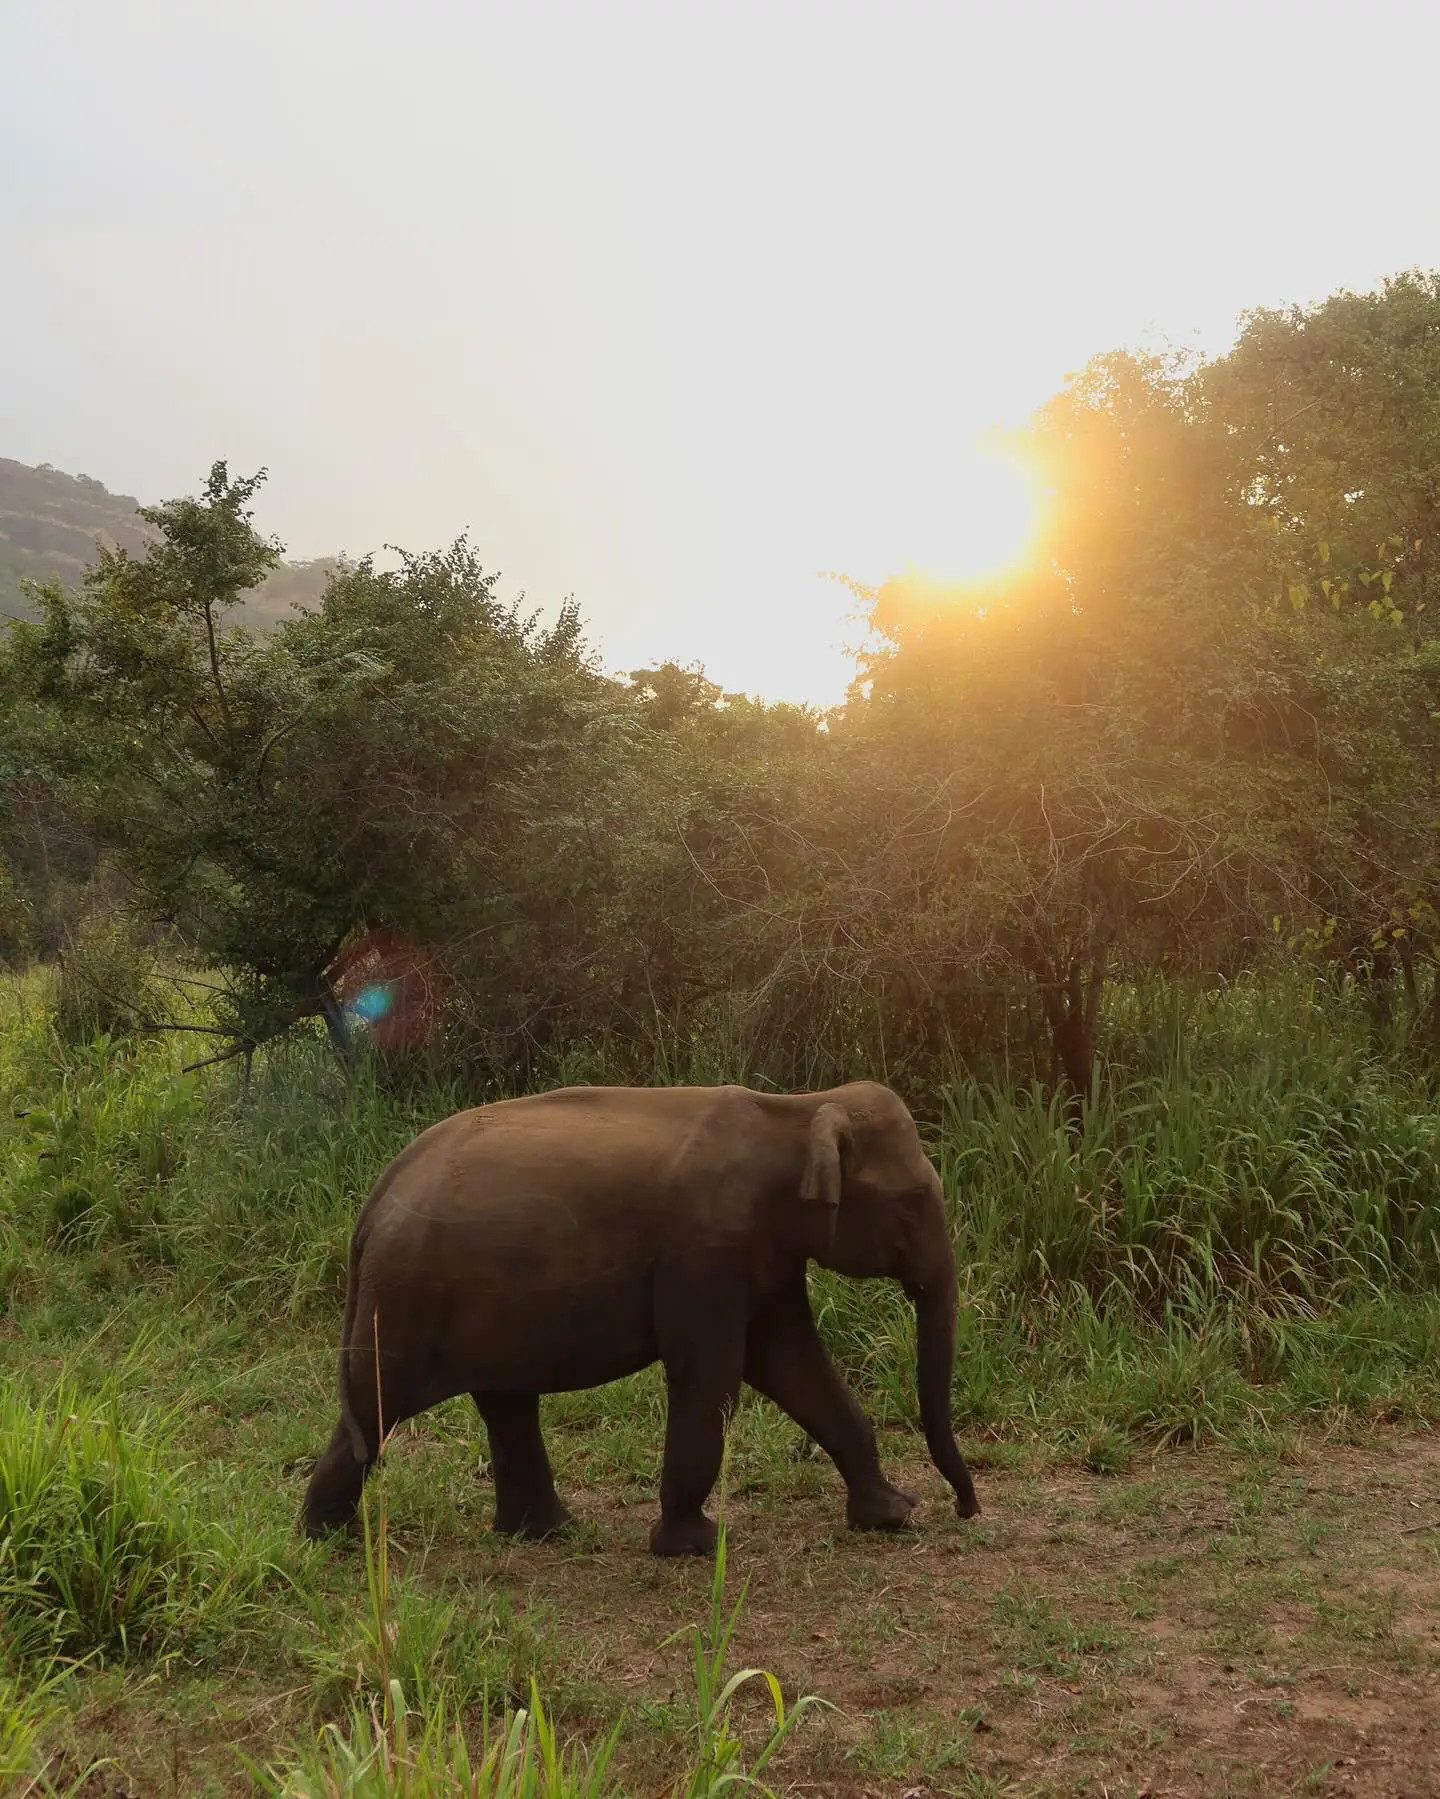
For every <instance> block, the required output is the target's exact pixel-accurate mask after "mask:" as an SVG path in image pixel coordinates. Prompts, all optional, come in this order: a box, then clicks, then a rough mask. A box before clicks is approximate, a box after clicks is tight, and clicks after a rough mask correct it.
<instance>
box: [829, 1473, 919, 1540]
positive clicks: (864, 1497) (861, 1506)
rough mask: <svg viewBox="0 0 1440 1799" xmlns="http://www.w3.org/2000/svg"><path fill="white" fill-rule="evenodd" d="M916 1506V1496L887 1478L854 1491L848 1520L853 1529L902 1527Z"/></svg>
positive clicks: (849, 1502) (895, 1528)
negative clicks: (894, 1485) (893, 1485)
mask: <svg viewBox="0 0 1440 1799" xmlns="http://www.w3.org/2000/svg"><path fill="white" fill-rule="evenodd" d="M914 1510H915V1500H914V1497H913V1496H912V1495H911V1494H909V1493H902V1492H901V1491H900V1489H899V1487H892V1486H891V1485H890V1483H889V1482H888V1481H885V1482H882V1484H881V1485H880V1486H878V1487H875V1488H873V1489H871V1490H870V1491H868V1492H865V1493H851V1494H850V1495H849V1497H848V1499H847V1500H846V1504H845V1522H846V1523H847V1524H848V1525H849V1526H850V1528H851V1530H903V1529H904V1528H905V1526H906V1525H907V1524H908V1523H909V1522H910V1514H911V1513H912V1512H913V1511H914Z"/></svg>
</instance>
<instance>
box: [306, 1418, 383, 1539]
mask: <svg viewBox="0 0 1440 1799" xmlns="http://www.w3.org/2000/svg"><path fill="white" fill-rule="evenodd" d="M366 1447H367V1449H368V1450H369V1452H370V1453H369V1455H368V1456H367V1458H366V1459H365V1460H364V1461H360V1460H358V1459H357V1458H356V1455H355V1444H354V1439H353V1437H352V1434H351V1430H350V1426H349V1425H348V1424H347V1423H346V1421H345V1420H344V1419H343V1418H342V1419H341V1420H340V1422H339V1423H338V1424H337V1425H336V1426H335V1430H334V1434H333V1435H332V1436H331V1438H330V1441H329V1443H328V1444H327V1445H326V1449H325V1453H324V1455H322V1456H321V1458H320V1460H319V1461H318V1462H317V1463H316V1464H315V1469H314V1472H313V1473H312V1474H311V1476H310V1484H309V1486H307V1487H306V1489H305V1510H304V1514H303V1520H302V1521H303V1525H304V1530H305V1534H306V1536H307V1537H323V1536H325V1535H326V1534H327V1533H328V1532H330V1531H332V1530H349V1529H350V1528H351V1526H352V1525H353V1524H354V1522H355V1513H356V1511H357V1509H358V1507H359V1505H360V1494H361V1492H362V1491H363V1490H364V1487H365V1477H366V1475H367V1474H369V1472H370V1470H371V1468H373V1467H374V1465H375V1450H374V1447H373V1446H372V1445H370V1444H367V1445H366Z"/></svg>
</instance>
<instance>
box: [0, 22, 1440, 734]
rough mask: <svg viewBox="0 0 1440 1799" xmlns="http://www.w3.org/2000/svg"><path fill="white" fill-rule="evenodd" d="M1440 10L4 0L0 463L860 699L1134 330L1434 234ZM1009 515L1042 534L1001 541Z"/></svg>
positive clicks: (1368, 277) (981, 544)
mask: <svg viewBox="0 0 1440 1799" xmlns="http://www.w3.org/2000/svg"><path fill="white" fill-rule="evenodd" d="M1437 66H1440V5H1437V4H1436V0H1343V3H1342V0H1308V3H1306V4H1288V3H1282V0H1247V3H1244V4H1232V3H1229V0H1205V3H1204V4H1191V3H1189V0H1150V3H1149V4H1145V5H1139V4H1132V5H1121V4H1113V3H1106V0H1066V3H1061V0H1051V3H1040V0H1034V3H1027V0H983V3H978V4H972V3H970V0H963V3H962V0H950V3H949V4H930V5H921V4H905V3H904V0H877V3H874V4H870V3H866V4H860V3H858V0H826V3H825V4H818V3H817V4H799V3H798V0H767V3H766V4H751V3H749V0H726V3H724V4H718V3H712V0H668V3H667V4H638V3H629V4H621V3H617V0H584V3H578V0H569V3H562V0H515V3H513V4H512V3H510V0H403V3H401V0H392V3H389V4H378V3H374V0H344V3H342V0H244V4H238V3H236V0H205V3H204V4H197V3H196V0H123V3H121V0H0V330H3V334H4V342H5V344H6V350H5V353H4V357H3V361H0V455H8V456H14V457H17V458H19V459H20V460H22V461H27V462H39V461H49V462H53V463H54V464H55V465H56V466H57V467H60V468H63V469H67V470H69V471H70V472H72V473H78V472H84V473H87V474H90V475H94V476H97V477H98V478H99V479H101V480H103V481H104V482H105V483H106V484H107V486H111V487H116V488H120V489H122V490H124V491H127V492H130V493H138V494H139V495H141V496H142V497H143V498H146V499H158V498H163V497H169V496H172V495H174V494H176V493H180V492H187V491H193V490H194V489H195V487H196V486H197V485H198V483H199V482H200V480H201V479H202V478H203V475H204V473H205V471H206V470H207V469H208V467H209V465H210V463H211V462H212V461H213V460H214V459H215V458H216V457H218V456H223V457H225V458H227V459H228V460H229V462H230V464H231V467H232V469H234V470H236V471H237V472H248V471H249V470H251V469H253V468H255V467H257V466H259V465H260V464H262V463H263V464H265V465H267V466H268V467H269V469H270V471H271V476H270V484H269V486H268V488H267V489H266V490H265V495H264V501H263V507H262V509H261V512H260V522H261V524H262V525H263V526H264V527H265V528H266V529H269V530H273V531H275V532H276V533H277V534H278V535H279V536H280V537H281V539H282V540H283V541H284V542H285V543H286V545H287V546H288V549H289V552H290V553H291V554H292V555H295V556H315V555H321V554H324V553H327V552H330V551H333V550H337V549H344V550H348V551H349V552H351V553H352V554H357V553H359V552H361V551H364V550H366V549H371V548H378V547H379V546H380V545H381V544H382V543H384V542H385V541H387V540H388V541H390V542H394V543H400V544H403V545H405V546H406V547H409V548H415V549H423V548H430V547H438V546H440V545H442V544H444V543H446V542H448V541H449V540H450V539H451V538H452V537H454V536H455V535H456V534H457V533H458V532H460V531H461V530H462V529H467V528H468V529H469V530H470V532H471V534H472V537H473V539H474V541H475V542H476V544H477V546H478V547H479V549H480V552H481V554H482V557H483V558H484V560H485V562H486V564H487V566H490V567H494V568H499V569H500V570H501V571H503V576H504V581H503V587H504V589H505V590H506V591H507V592H513V591H515V590H517V589H519V588H522V587H523V588H524V589H525V590H526V592H527V595H528V598H529V599H530V600H531V601H532V602H533V603H536V604H538V605H541V606H543V607H545V608H546V609H547V610H548V609H549V608H550V607H551V606H553V604H554V603H555V602H557V601H558V600H560V599H562V598H563V597H564V596H565V595H566V594H569V593H573V594H574V595H575V596H576V598H577V599H578V600H579V601H580V603H581V606H582V608H583V610H584V612H585V614H586V616H587V618H588V619H589V620H590V623H591V628H592V636H593V638H594V639H595V640H597V641H598V643H599V646H600V648H601V649H602V651H603V653H604V655H605V659H606V661H607V662H608V663H609V664H611V665H612V666H616V667H619V668H629V667H634V666H638V665H639V663H640V662H642V661H649V660H654V659H656V658H659V657H663V656H667V655H668V656H674V657H677V658H679V659H680V660H682V661H689V660H694V659H698V660H702V661H704V662H705V663H706V665H707V666H708V668H709V669H710V672H711V673H712V674H713V675H714V676H715V678H717V679H719V680H722V681H724V682H725V683H726V684H727V685H738V686H744V687H747V688H749V689H751V690H754V691H760V692H764V693H767V694H769V695H772V696H776V697H794V698H810V699H821V700H825V699H829V698H833V697H837V696H838V693H839V691H840V689H841V687H842V686H843V682H844V674H845V667H846V665H845V662H844V659H843V656H842V654H841V649H840V646H841V644H842V643H843V641H844V640H845V638H846V636H847V634H853V633H852V632H848V631H847V627H846V624H845V618H844V615H845V611H846V607H847V603H848V596H847V595H846V594H845V592H844V591H843V590H842V589H841V588H840V587H838V586H837V585H835V584H834V583H831V582H827V581H823V580H820V579H817V574H818V571H820V570H823V569H843V570H845V571H848V572H850V573H852V574H854V575H856V576H858V577H860V578H862V579H865V580H875V579H880V578H883V577H884V576H885V575H886V574H887V573H890V572H893V571H895V570H898V569H899V568H900V567H902V566H903V565H904V564H906V563H907V562H913V563H919V564H922V565H926V566H929V567H931V568H932V569H934V570H935V571H936V572H938V573H940V574H945V573H955V572H961V571H963V570H964V568H965V567H966V565H967V564H968V563H971V562H973V561H974V560H975V558H976V557H977V556H978V555H982V554H983V553H984V552H985V551H986V550H987V549H988V547H989V546H990V545H991V544H992V543H993V542H994V540H995V538H996V527H997V523H1000V524H1003V522H1004V516H1005V503H1006V500H1007V497H1008V490H1007V489H1006V488H1005V487H1004V485H1003V484H1000V485H998V486H997V482H998V481H999V475H998V474H997V472H996V471H995V470H994V468H993V466H992V465H989V464H987V463H985V462H984V461H982V460H981V459H980V458H979V457H978V456H977V454H976V451H975V448H974V445H975V442H976V439H977V435H978V434H979V433H981V432H983V431H984V430H985V428H986V427H987V426H989V425H991V424H993V423H996V422H1000V423H1005V422H1015V421H1018V420H1019V419H1020V418H1022V417H1023V416H1024V415H1025V414H1026V413H1027V412H1028V411H1029V410H1030V409H1031V408H1032V407H1033V406H1034V405H1036V404H1037V403H1038V402H1039V401H1041V400H1042V399H1044V398H1045V396H1046V395H1047V394H1048V393H1050V392H1051V391H1053V389H1054V388H1055V387H1056V386H1057V385H1058V384H1059V382H1060V380H1061V379H1062V377H1063V375H1064V373H1065V371H1066V370H1067V369H1070V368H1072V367H1075V366H1078V364H1080V363H1081V362H1083V361H1084V360H1085V358H1086V357H1087V356H1089V355H1090V354H1092V353H1094V352H1096V351H1098V350H1102V349H1106V348H1111V347H1114V346H1115V345H1117V344H1122V343H1135V342H1139V341H1154V340H1156V339H1157V338H1159V337H1169V338H1171V339H1173V340H1176V341H1187V340H1189V341H1193V340H1194V339H1195V338H1196V336H1197V334H1198V339H1199V341H1200V342H1201V343H1202V344H1203V345H1205V346H1207V347H1219V346H1221V345H1223V344H1224V343H1225V342H1226V341H1227V339H1228V337H1229V336H1230V335H1231V333H1232V332H1233V328H1234V324H1235V319H1236V315H1237V314H1238V313H1239V312H1240V311H1241V310H1242V309H1244V308H1246V307H1249V306H1252V305H1260V304H1267V305H1268V304H1283V303H1288V302H1290V301H1302V302H1303V301H1307V300H1312V299H1318V298H1321V297H1323V296H1324V295H1325V294H1326V293H1328V292H1330V291H1332V290H1333V289H1335V288H1337V287H1341V286H1349V287H1369V286H1372V285H1374V284H1376V283H1377V282H1378V280H1379V279H1380V277H1381V276H1382V275H1384V274H1386V273H1393V272H1396V271H1398V270H1400V269H1402V268H1406V267H1412V266H1416V265H1419V266H1426V267H1430V266H1436V265H1440V202H1437V199H1436V194H1437V191H1440V181H1437V177H1440V153H1437V148H1436V145H1437V139H1436V135H1435V119H1436V99H1435V87H1434V83H1435V70H1436V68H1437ZM1002 535H1003V533H1002Z"/></svg>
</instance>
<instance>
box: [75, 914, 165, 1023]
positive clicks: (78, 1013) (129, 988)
mask: <svg viewBox="0 0 1440 1799" xmlns="http://www.w3.org/2000/svg"><path fill="white" fill-rule="evenodd" d="M155 997H156V976H155V955H154V952H153V950H151V948H150V947H149V945H148V944H147V943H146V941H145V939H144V937H143V935H142V933H141V931H140V928H139V927H138V926H137V925H136V924H135V923H134V922H133V921H131V920H130V919H128V918H126V917H125V916H124V915H123V914H122V913H100V914H91V915H90V916H88V917H85V918H82V919H81V920H80V921H79V923H78V924H76V925H75V926H74V928H73V929H72V930H71V931H70V932H69V934H68V936H67V938H66V941H65V946H64V948H63V949H62V950H61V952H60V957H59V973H58V976H57V978H56V982H55V1025H56V1029H57V1030H58V1031H59V1032H60V1035H61V1036H62V1037H63V1038H64V1039H65V1040H66V1042H68V1043H89V1042H91V1041H93V1039H94V1038H96V1037H99V1036H110V1037H126V1036H130V1035H132V1034H133V1033H134V1031H135V1030H136V1028H137V1026H139V1025H140V1024H142V1023H143V1022H144V1021H145V1019H146V1018H148V1017H149V1016H150V1015H151V1014H152V1013H153V1011H154V1009H155Z"/></svg>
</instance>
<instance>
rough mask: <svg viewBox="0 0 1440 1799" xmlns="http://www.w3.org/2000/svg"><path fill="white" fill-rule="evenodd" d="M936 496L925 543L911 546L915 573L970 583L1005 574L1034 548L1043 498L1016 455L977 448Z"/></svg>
mask: <svg viewBox="0 0 1440 1799" xmlns="http://www.w3.org/2000/svg"><path fill="white" fill-rule="evenodd" d="M946 489H947V491H946V492H945V493H944V494H941V495H936V496H935V504H934V506H933V514H932V516H930V517H929V518H927V519H926V521H925V522H924V524H923V526H922V527H921V530H920V533H919V536H920V541H919V542H916V543H912V544H910V545H909V546H907V548H908V553H907V557H906V560H907V562H908V564H909V566H910V568H911V569H913V570H914V571H915V572H917V573H920V574H923V575H925V576H927V577H929V579H931V580H933V581H938V582H942V583H946V582H952V581H953V582H964V583H966V584H967V585H969V584H972V583H974V582H977V581H984V580H986V579H988V578H990V577H992V576H995V575H1000V574H1004V573H1005V572H1006V571H1007V570H1010V569H1012V568H1015V567H1017V566H1018V565H1020V564H1021V563H1023V562H1024V561H1025V560H1026V557H1027V555H1028V554H1029V552H1030V551H1031V550H1032V549H1033V547H1034V542H1035V537H1036V532H1037V526H1038V519H1039V510H1040V507H1039V494H1038V492H1037V490H1036V485H1035V482H1034V480H1033V478H1032V477H1031V475H1030V473H1029V471H1028V470H1027V469H1026V468H1025V467H1024V465H1023V464H1022V463H1021V462H1020V461H1019V459H1018V458H1017V457H1016V456H1014V455H1013V454H1008V453H1006V452H1005V451H1004V450H1000V449H994V448H988V447H987V448H980V447H977V448H975V449H974V450H972V451H971V452H970V453H969V454H968V455H966V456H965V457H964V458H963V459H962V460H959V461H958V463H957V466H956V467H955V468H954V470H953V473H952V476H951V478H950V479H949V480H947V483H946Z"/></svg>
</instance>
